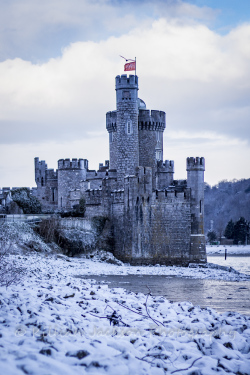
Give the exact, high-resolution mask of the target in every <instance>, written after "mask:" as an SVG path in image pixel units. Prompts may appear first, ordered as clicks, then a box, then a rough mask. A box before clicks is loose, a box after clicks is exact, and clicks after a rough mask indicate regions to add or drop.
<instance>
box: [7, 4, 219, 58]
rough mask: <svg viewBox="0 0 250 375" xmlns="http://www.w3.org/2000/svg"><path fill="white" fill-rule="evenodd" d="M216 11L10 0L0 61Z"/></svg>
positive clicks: (184, 6) (191, 7)
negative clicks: (164, 20)
mask: <svg viewBox="0 0 250 375" xmlns="http://www.w3.org/2000/svg"><path fill="white" fill-rule="evenodd" d="M215 15H216V12H215V11H214V10H212V9H210V8H208V7H202V8H201V7H198V6H195V5H192V4H188V3H185V2H183V1H180V0H174V1H173V0H154V1H152V0H145V1H143V0H141V1H134V0H133V1H120V0H119V1H110V0H95V1H93V0H43V1H40V0H10V1H4V2H1V4H0V61H4V60H6V59H7V58H11V59H13V58H17V57H20V58H22V59H24V60H29V61H32V62H44V61H47V60H48V59H49V58H50V57H57V56H59V55H60V52H61V48H64V47H66V46H67V45H69V44H70V43H73V42H77V41H79V40H81V41H88V40H92V41H95V42H99V41H100V40H105V39H107V38H108V37H110V36H116V37H119V36H121V35H123V34H126V33H127V32H129V31H130V30H131V29H133V28H135V27H136V26H137V25H138V24H141V23H150V22H152V20H153V19H157V18H160V17H164V18H166V19H171V18H178V19H179V20H181V19H185V20H186V22H187V21H188V20H189V21H190V20H193V19H202V20H203V21H204V22H205V21H206V20H208V21H209V20H211V19H213V18H214V17H215Z"/></svg>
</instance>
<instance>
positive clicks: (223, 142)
mask: <svg viewBox="0 0 250 375" xmlns="http://www.w3.org/2000/svg"><path fill="white" fill-rule="evenodd" d="M4 7H5V9H4V11H1V12H0V45H2V47H0V61H1V58H2V62H0V82H1V86H0V128H1V137H0V143H1V153H2V155H1V157H0V158H1V160H6V159H7V160H8V161H9V165H10V167H9V168H8V169H6V166H3V167H0V170H1V176H2V177H1V179H2V181H4V176H5V180H6V181H9V182H8V184H12V185H27V183H25V181H29V184H30V185H33V180H34V178H33V157H35V156H39V157H40V159H46V161H47V163H48V165H49V166H50V167H54V168H56V161H57V160H58V159H59V158H64V157H65V158H66V157H84V158H88V159H89V160H90V163H91V168H96V167H97V166H98V162H103V161H104V160H105V159H107V158H108V137H107V132H106V129H105V113H106V112H107V111H110V110H113V109H115V87H114V83H115V80H114V78H115V76H116V75H117V74H123V60H122V59H120V57H119V55H123V56H126V57H128V58H133V57H134V56H136V57H137V74H138V76H139V88H140V91H139V96H140V97H141V98H142V99H143V100H145V102H146V104H147V107H148V108H149V109H160V110H164V111H165V112H166V121H167V127H166V131H165V136H164V139H165V150H164V154H165V155H164V158H165V159H174V160H175V163H176V171H177V174H176V178H185V158H186V157H187V156H205V157H206V158H207V160H208V161H207V162H206V163H207V166H208V167H207V171H208V172H207V174H206V176H208V177H209V178H207V180H208V181H209V182H210V183H216V182H217V181H218V180H219V179H221V178H230V176H231V178H234V177H235V178H241V177H243V176H244V173H243V171H245V168H244V167H242V168H239V167H238V166H239V165H240V164H241V165H242V162H240V160H241V157H244V158H245V159H247V158H249V140H250V126H249V118H250V104H249V103H250V100H249V98H250V67H249V60H250V43H249V40H250V24H243V25H241V26H238V27H236V28H234V29H232V30H231V31H230V32H229V33H227V34H226V35H223V36H222V35H220V34H218V33H217V32H216V31H213V30H211V29H210V28H209V23H210V22H213V19H214V17H216V12H214V11H212V10H211V9H209V8H206V7H203V8H200V7H197V6H194V5H192V4H187V3H185V2H183V1H170V0H169V1H161V0H158V1H154V2H152V1H147V0H145V1H133V2H131V1H123V2H120V1H119V2H118V1H108V0H98V1H87V0H83V1H80V0H72V1H71V2H69V1H68V0H60V1H59V0H53V1H49V0H45V1H44V2H38V1H34V0H32V1H31V0H18V1H17V0H13V1H10V2H4V3H3V4H1V8H2V9H3V8H4ZM2 9H1V10H2ZM8 25H9V26H8ZM1 35H4V38H2V39H1ZM4 56H8V57H9V58H7V59H5V57H4ZM13 57H15V58H13ZM16 155H20V156H18V158H17V157H16ZM223 157H224V159H223ZM217 160H220V163H219V164H216V161H217ZM209 163H210V165H209ZM11 170H12V172H10V171H11ZM28 170H29V177H27V176H28V172H27V171H28ZM13 171H14V172H13ZM8 173H9V174H8ZM215 176H216V177H215ZM220 176H221V177H220ZM14 177H15V178H16V179H17V178H18V181H20V182H19V183H15V182H11V181H12V180H13V178H14ZM13 181H14V180H13Z"/></svg>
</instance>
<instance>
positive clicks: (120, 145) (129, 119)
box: [111, 74, 139, 187]
mask: <svg viewBox="0 0 250 375" xmlns="http://www.w3.org/2000/svg"><path fill="white" fill-rule="evenodd" d="M115 82H116V87H115V89H116V109H117V111H116V140H115V141H116V152H115V154H116V155H115V156H116V169H117V182H118V185H120V186H121V187H122V186H124V177H125V176H127V175H134V174H135V168H136V167H138V166H139V142H138V104H137V99H138V96H137V92H138V77H137V76H135V75H130V76H129V77H127V75H126V74H123V75H121V76H117V77H116V80H115ZM112 164H113V162H112V161H111V165H112Z"/></svg>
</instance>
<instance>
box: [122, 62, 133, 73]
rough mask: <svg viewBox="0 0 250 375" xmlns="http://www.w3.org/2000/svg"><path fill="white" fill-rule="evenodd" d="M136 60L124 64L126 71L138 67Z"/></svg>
mask: <svg viewBox="0 0 250 375" xmlns="http://www.w3.org/2000/svg"><path fill="white" fill-rule="evenodd" d="M135 64H136V63H135V61H132V62H129V63H127V64H125V65H124V72H127V71H129V70H135V69H136V67H135Z"/></svg>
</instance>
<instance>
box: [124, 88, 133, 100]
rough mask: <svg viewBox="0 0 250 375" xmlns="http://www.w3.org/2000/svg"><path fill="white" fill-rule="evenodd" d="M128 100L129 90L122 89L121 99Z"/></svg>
mask: <svg viewBox="0 0 250 375" xmlns="http://www.w3.org/2000/svg"><path fill="white" fill-rule="evenodd" d="M124 99H125V100H128V99H130V100H131V93H130V91H127V90H124V91H123V92H122V100H124Z"/></svg>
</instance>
